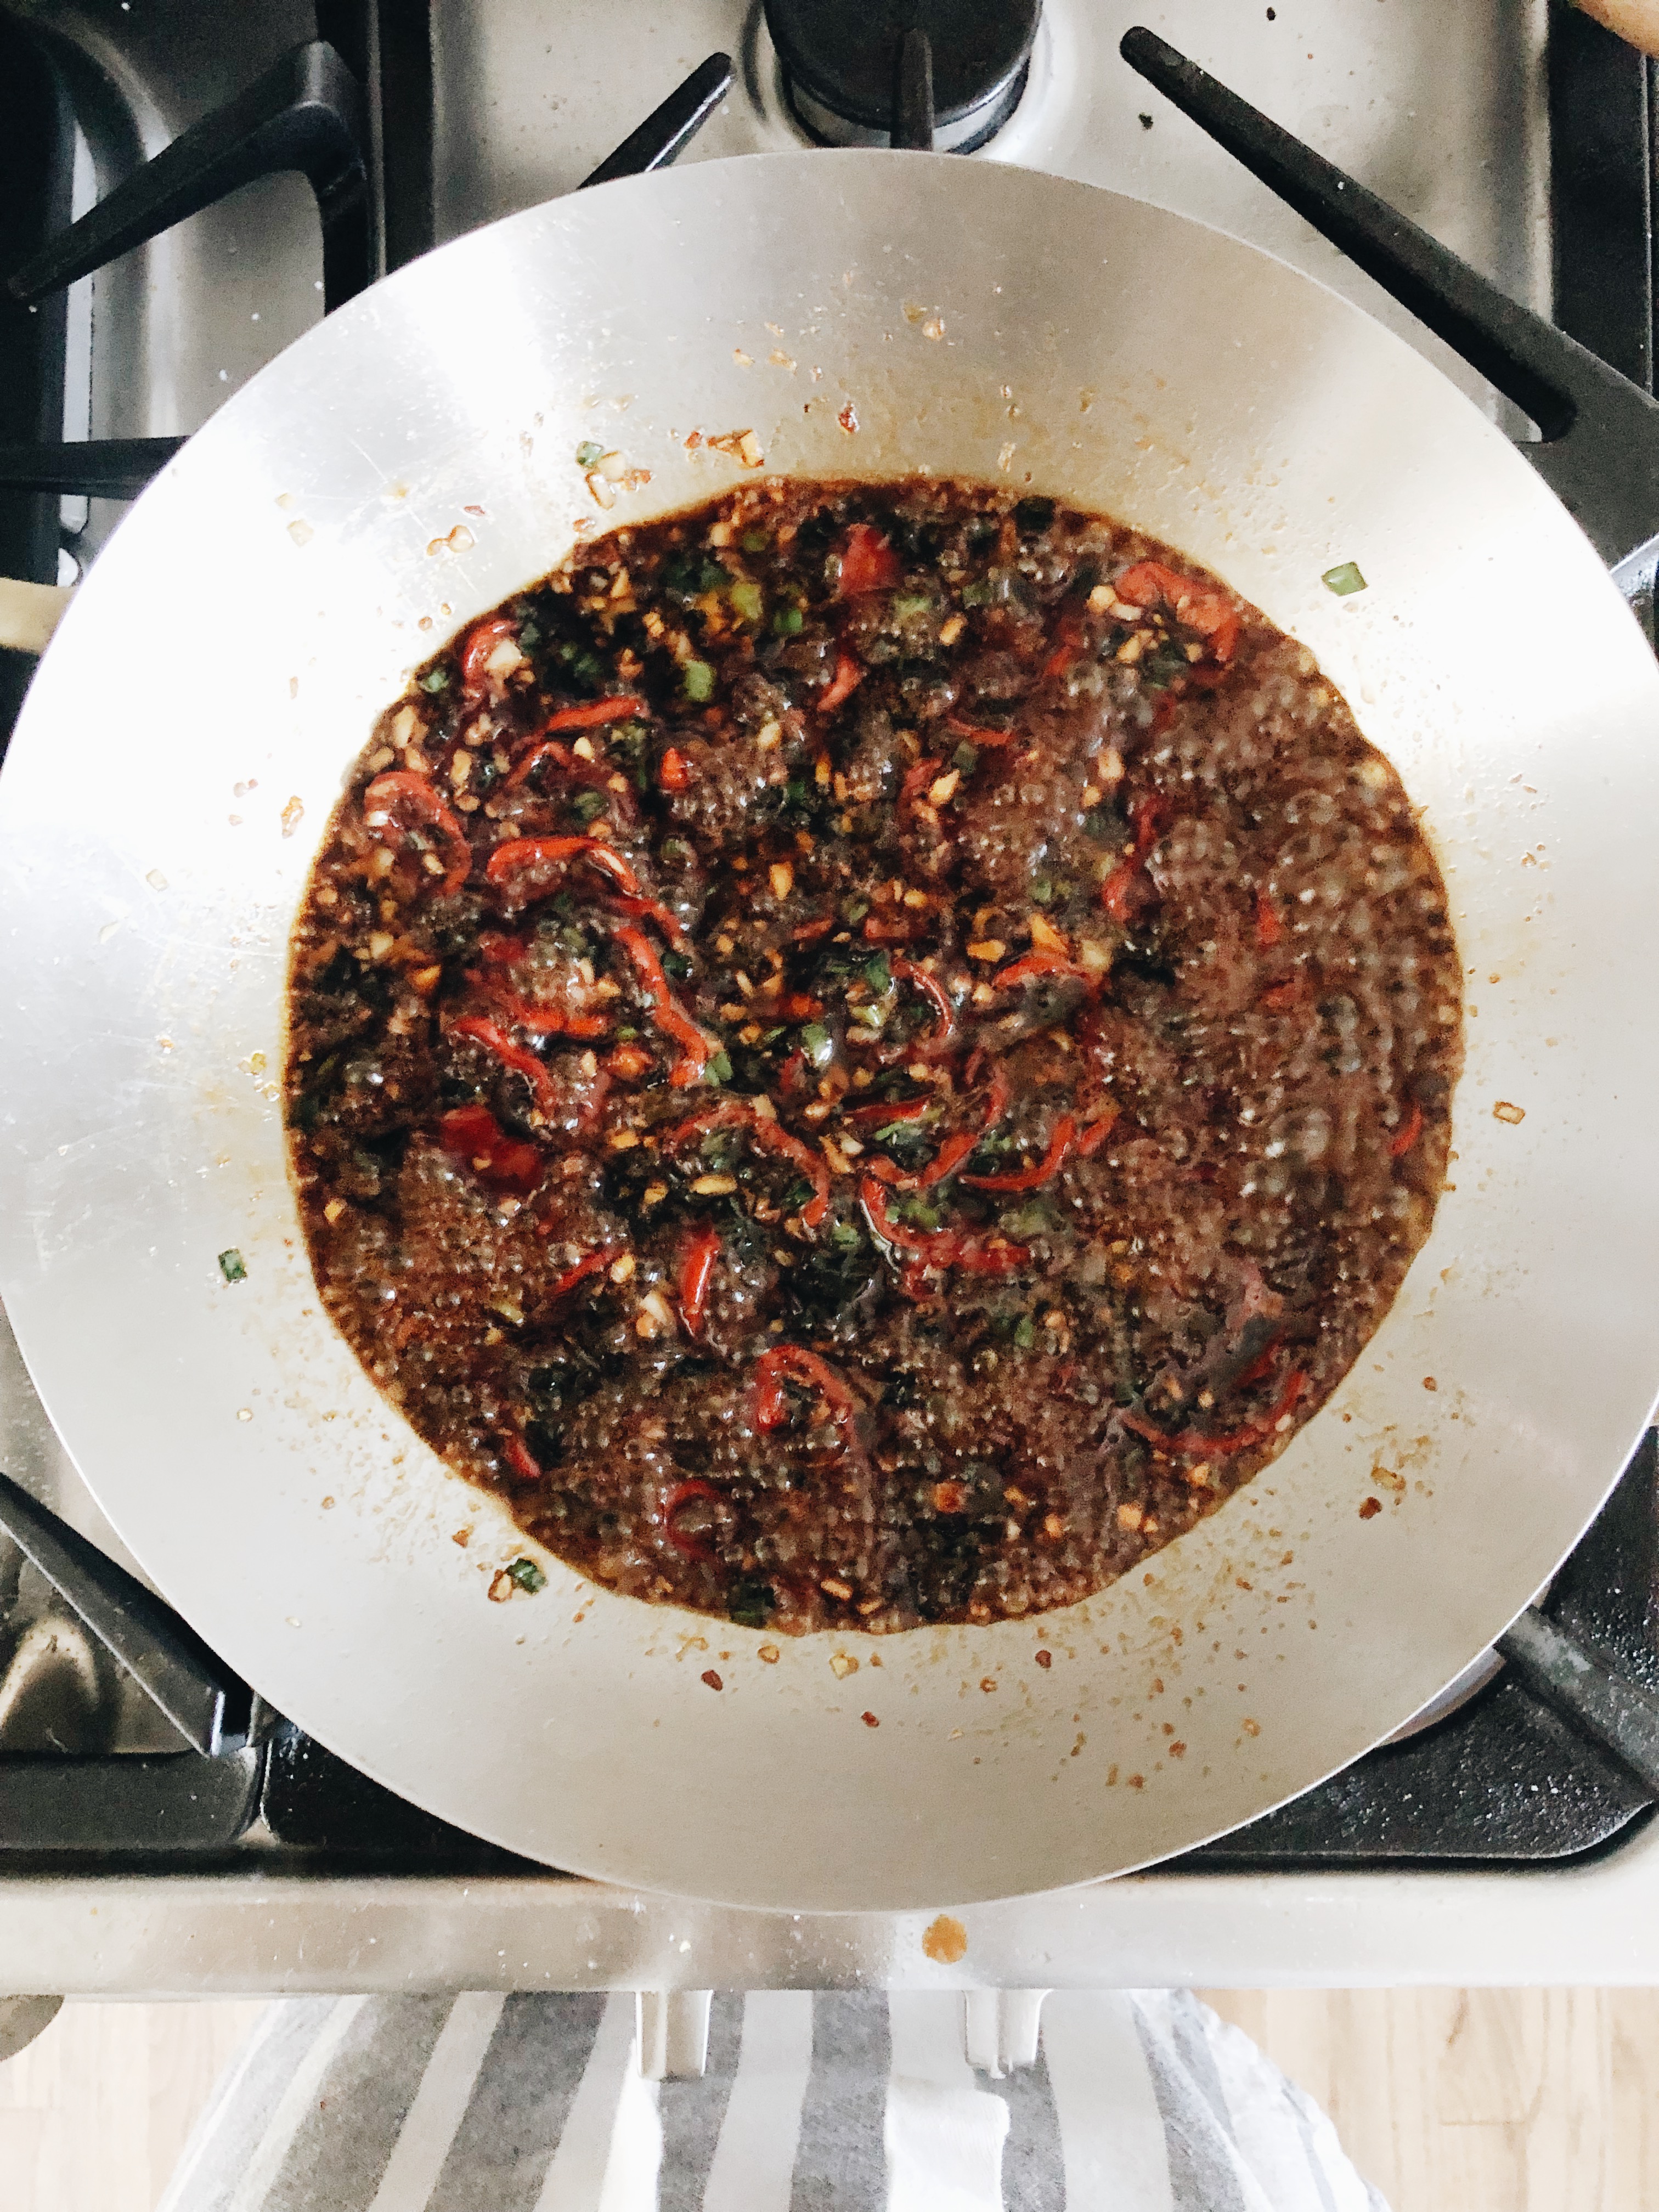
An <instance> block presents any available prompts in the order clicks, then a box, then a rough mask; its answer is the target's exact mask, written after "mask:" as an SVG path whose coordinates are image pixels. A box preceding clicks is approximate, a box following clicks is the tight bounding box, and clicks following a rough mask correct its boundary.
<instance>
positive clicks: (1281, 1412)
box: [1118, 1367, 1308, 1459]
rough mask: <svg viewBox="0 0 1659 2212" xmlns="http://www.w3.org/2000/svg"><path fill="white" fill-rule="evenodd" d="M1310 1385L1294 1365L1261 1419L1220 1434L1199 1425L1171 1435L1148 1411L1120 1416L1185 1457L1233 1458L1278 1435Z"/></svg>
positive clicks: (1139, 1432) (1126, 1424)
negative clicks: (1209, 1434)
mask: <svg viewBox="0 0 1659 2212" xmlns="http://www.w3.org/2000/svg"><path fill="white" fill-rule="evenodd" d="M1307 1387H1308V1378H1307V1376H1306V1375H1304V1373H1303V1371H1302V1370H1301V1369H1300V1368H1299V1367H1293V1368H1292V1369H1291V1371H1290V1373H1289V1374H1288V1375H1287V1376H1285V1387H1284V1389H1282V1390H1281V1391H1280V1393H1279V1398H1278V1401H1277V1402H1276V1403H1275V1404H1274V1405H1273V1406H1272V1407H1270V1408H1269V1409H1268V1411H1267V1413H1264V1414H1262V1416H1261V1419H1259V1420H1255V1421H1250V1422H1248V1423H1247V1424H1246V1425H1245V1426H1244V1427H1243V1428H1242V1429H1230V1430H1228V1431H1226V1432H1225V1434H1224V1435H1222V1436H1218V1437H1205V1436H1200V1434H1199V1433H1198V1431H1196V1430H1195V1429H1182V1430H1179V1431H1177V1432H1176V1434H1175V1435H1174V1436H1171V1435H1170V1433H1169V1432H1168V1431H1167V1430H1164V1429H1160V1428H1159V1427H1158V1424H1157V1422H1156V1421H1149V1420H1148V1419H1146V1415H1145V1414H1144V1413H1133V1412H1131V1411H1129V1410H1127V1409H1125V1410H1123V1411H1121V1412H1120V1413H1119V1416H1118V1418H1119V1419H1120V1420H1121V1422H1122V1423H1123V1425H1124V1427H1125V1428H1126V1429H1133V1431H1134V1432H1135V1434H1136V1435H1137V1436H1138V1437H1146V1441H1147V1443H1152V1444H1157V1445H1158V1448H1159V1449H1161V1450H1164V1451H1175V1452H1180V1453H1181V1454H1182V1456H1183V1457H1190V1456H1192V1455H1195V1454H1198V1453H1202V1454H1203V1455H1205V1456H1206V1457H1209V1458H1217V1459H1231V1456H1232V1455H1233V1454H1234V1453H1235V1452H1242V1451H1248V1450H1249V1449H1250V1447H1251V1445H1252V1444H1261V1443H1267V1439H1268V1438H1269V1437H1272V1436H1275V1435H1276V1434H1277V1433H1278V1431H1279V1423H1280V1422H1281V1421H1282V1420H1283V1419H1284V1418H1285V1414H1286V1413H1290V1412H1291V1410H1292V1409H1293V1408H1294V1407H1295V1405H1296V1402H1297V1399H1298V1398H1300V1396H1301V1395H1302V1393H1303V1392H1304V1390H1305V1389H1307Z"/></svg>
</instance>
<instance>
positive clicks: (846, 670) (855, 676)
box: [815, 651, 864, 714]
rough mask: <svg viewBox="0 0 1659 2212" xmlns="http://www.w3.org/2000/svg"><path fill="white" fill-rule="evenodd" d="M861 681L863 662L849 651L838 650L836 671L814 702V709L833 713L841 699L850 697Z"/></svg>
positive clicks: (820, 712) (862, 677)
mask: <svg viewBox="0 0 1659 2212" xmlns="http://www.w3.org/2000/svg"><path fill="white" fill-rule="evenodd" d="M863 681H864V664H863V662H862V661H861V660H855V659H854V658H853V656H852V654H851V653H847V652H845V651H842V652H838V653H836V672H835V674H834V675H833V676H832V677H831V678H830V679H829V683H828V684H826V685H825V687H824V689H823V692H822V693H821V694H820V696H819V697H818V698H817V701H816V702H815V709H816V711H817V713H818V714H834V713H835V711H836V708H837V707H839V706H840V705H841V704H842V702H843V700H846V699H850V698H851V697H852V696H853V694H854V691H855V690H857V689H858V687H859V685H860V684H862V683H863Z"/></svg>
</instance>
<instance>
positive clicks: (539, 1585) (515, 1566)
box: [507, 1559, 547, 1597]
mask: <svg viewBox="0 0 1659 2212" xmlns="http://www.w3.org/2000/svg"><path fill="white" fill-rule="evenodd" d="M507 1580H508V1582H511V1583H517V1584H518V1585H519V1588H520V1589H521V1590H524V1591H525V1592H526V1594H527V1595H529V1596H531V1597H534V1596H535V1595H536V1593H537V1591H538V1590H539V1589H546V1588H547V1577H546V1576H545V1575H544V1573H543V1572H542V1571H541V1569H540V1568H539V1567H538V1565H536V1562H535V1561H534V1559H513V1561H511V1562H510V1563H509V1565H508V1566H507Z"/></svg>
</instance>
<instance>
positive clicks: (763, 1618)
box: [726, 1582, 777, 1628]
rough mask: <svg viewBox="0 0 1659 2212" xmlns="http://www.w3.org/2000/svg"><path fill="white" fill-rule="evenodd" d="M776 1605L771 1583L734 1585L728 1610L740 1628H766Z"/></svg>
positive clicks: (735, 1624) (741, 1583)
mask: <svg viewBox="0 0 1659 2212" xmlns="http://www.w3.org/2000/svg"><path fill="white" fill-rule="evenodd" d="M776 1603H777V1600H776V1598H775V1596H774V1595H773V1594H772V1586H771V1584H770V1583H763V1582H740V1583H732V1595H731V1596H730V1597H729V1598H728V1600H727V1601H726V1610H727V1612H728V1613H730V1614H731V1616H732V1624H733V1626H736V1627H738V1628H764V1627H765V1626H766V1624H767V1622H768V1621H769V1620H770V1619H771V1617H772V1608H773V1607H774V1606H775V1605H776Z"/></svg>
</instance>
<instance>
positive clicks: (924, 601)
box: [892, 592, 933, 622]
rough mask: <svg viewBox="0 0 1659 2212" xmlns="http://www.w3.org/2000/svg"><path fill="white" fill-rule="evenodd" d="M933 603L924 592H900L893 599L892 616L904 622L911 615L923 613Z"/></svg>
mask: <svg viewBox="0 0 1659 2212" xmlns="http://www.w3.org/2000/svg"><path fill="white" fill-rule="evenodd" d="M932 605H933V601H932V600H931V599H929V598H928V596H927V592H900V593H899V594H898V595H897V596H896V598H895V599H894V601H893V605H892V612H893V616H894V618H895V619H896V621H898V622H906V621H908V619H909V617H911V616H912V615H925V614H926V613H927V610H928V608H929V607H931V606H932Z"/></svg>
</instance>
